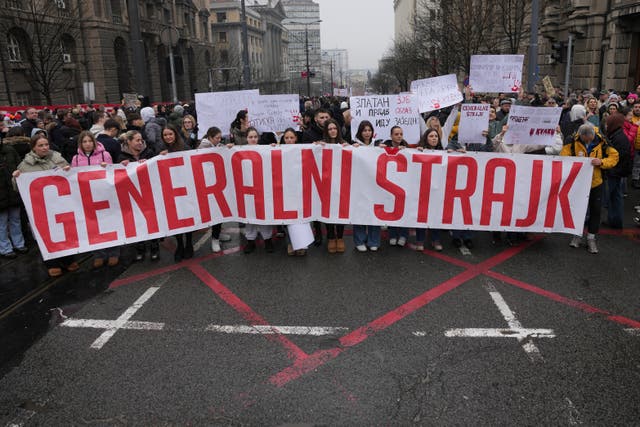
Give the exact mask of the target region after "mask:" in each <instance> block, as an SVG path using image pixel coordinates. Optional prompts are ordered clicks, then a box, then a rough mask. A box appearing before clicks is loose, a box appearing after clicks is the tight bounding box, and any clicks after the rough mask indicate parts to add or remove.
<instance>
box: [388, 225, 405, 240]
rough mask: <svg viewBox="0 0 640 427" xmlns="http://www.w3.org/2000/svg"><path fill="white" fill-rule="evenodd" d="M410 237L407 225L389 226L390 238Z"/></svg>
mask: <svg viewBox="0 0 640 427" xmlns="http://www.w3.org/2000/svg"><path fill="white" fill-rule="evenodd" d="M400 237H404V238H405V239H407V238H408V237H409V229H408V228H406V227H389V239H399V238H400Z"/></svg>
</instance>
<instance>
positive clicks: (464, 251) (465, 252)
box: [459, 245, 471, 256]
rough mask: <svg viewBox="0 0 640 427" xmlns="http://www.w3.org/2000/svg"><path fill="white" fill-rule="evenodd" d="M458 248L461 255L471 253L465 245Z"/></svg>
mask: <svg viewBox="0 0 640 427" xmlns="http://www.w3.org/2000/svg"><path fill="white" fill-rule="evenodd" d="M459 249H460V253H461V254H462V255H464V256H470V255H471V251H470V250H469V248H467V247H466V246H464V245H462V246H460V248H459Z"/></svg>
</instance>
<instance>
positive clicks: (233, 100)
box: [196, 89, 260, 138]
mask: <svg viewBox="0 0 640 427" xmlns="http://www.w3.org/2000/svg"><path fill="white" fill-rule="evenodd" d="M259 94H260V91H259V90H258V89H251V90H236V91H229V92H206V93H196V113H197V114H198V138H204V135H205V134H206V133H207V129H209V128H210V127H212V126H216V127H218V128H220V130H221V131H222V135H229V130H230V129H231V122H233V121H234V120H235V118H236V115H237V114H238V111H240V110H247V111H249V109H250V107H251V106H252V105H253V103H254V102H255V101H256V100H257V98H258V96H259ZM249 120H251V112H250V111H249Z"/></svg>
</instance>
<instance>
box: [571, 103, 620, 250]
mask: <svg viewBox="0 0 640 427" xmlns="http://www.w3.org/2000/svg"><path fill="white" fill-rule="evenodd" d="M583 108H584V107H583ZM560 155H561V156H578V157H590V158H591V164H592V165H593V175H592V178H591V191H590V193H589V207H588V209H587V221H586V223H587V250H588V251H589V253H592V254H597V253H598V246H597V245H596V234H598V231H599V230H600V214H601V210H602V193H603V191H602V183H603V172H602V171H603V170H607V169H611V168H613V167H614V166H615V165H617V164H618V152H617V151H616V149H615V148H613V147H610V146H608V145H607V144H606V141H605V140H604V138H603V137H602V135H600V133H599V132H597V131H596V129H595V128H594V127H593V125H592V124H591V123H584V124H583V125H582V126H580V127H579V128H578V131H577V132H576V133H575V136H574V139H573V141H572V142H571V143H569V144H565V145H564V147H562V151H561V152H560ZM581 243H582V235H580V236H574V237H573V239H571V243H569V246H571V247H572V248H578V247H580V245H581Z"/></svg>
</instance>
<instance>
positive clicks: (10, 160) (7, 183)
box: [0, 143, 20, 210]
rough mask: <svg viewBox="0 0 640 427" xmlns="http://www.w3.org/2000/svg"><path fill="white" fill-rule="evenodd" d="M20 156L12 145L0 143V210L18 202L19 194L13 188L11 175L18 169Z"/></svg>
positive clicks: (16, 204)
mask: <svg viewBox="0 0 640 427" xmlns="http://www.w3.org/2000/svg"><path fill="white" fill-rule="evenodd" d="M19 163H20V158H19V157H18V153H16V150H14V149H13V147H10V146H9V145H6V144H3V143H0V210H5V209H7V208H9V207H11V206H18V205H19V204H20V196H19V195H18V193H17V192H16V191H15V190H14V188H13V183H12V181H11V175H12V174H13V172H14V171H15V170H16V169H18V164H19Z"/></svg>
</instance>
